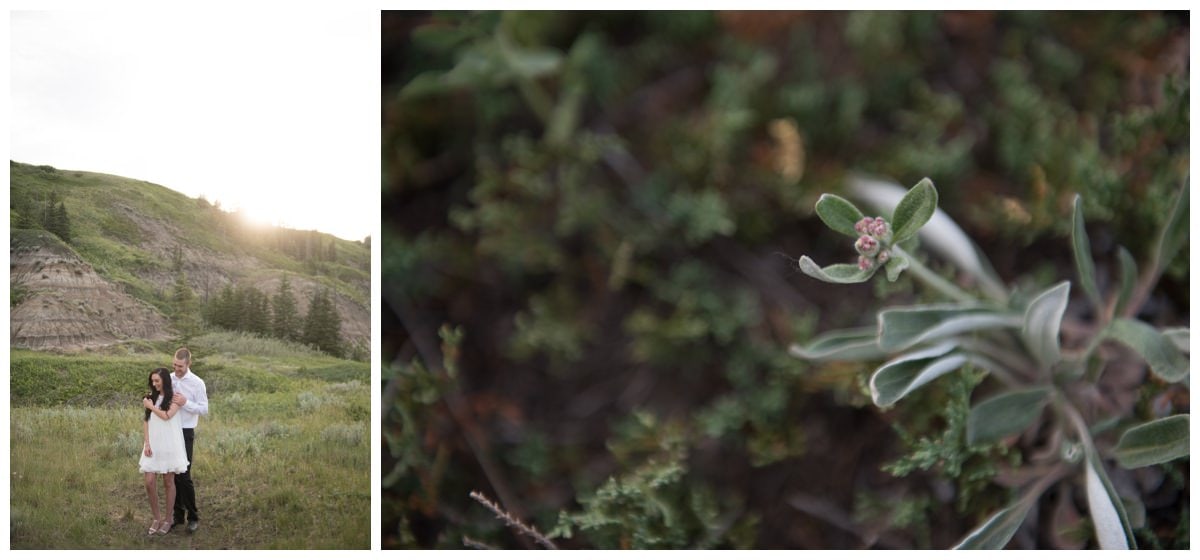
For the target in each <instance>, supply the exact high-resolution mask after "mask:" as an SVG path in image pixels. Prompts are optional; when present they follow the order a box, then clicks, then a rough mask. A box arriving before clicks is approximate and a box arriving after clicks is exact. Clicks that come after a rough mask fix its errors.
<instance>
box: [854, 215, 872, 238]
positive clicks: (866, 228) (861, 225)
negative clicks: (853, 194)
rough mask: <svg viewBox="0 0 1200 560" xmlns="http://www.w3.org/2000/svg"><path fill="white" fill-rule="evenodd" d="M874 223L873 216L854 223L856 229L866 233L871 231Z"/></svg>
mask: <svg viewBox="0 0 1200 560" xmlns="http://www.w3.org/2000/svg"><path fill="white" fill-rule="evenodd" d="M872 223H873V222H872V221H871V218H863V219H861V220H859V221H858V223H856V224H854V231H857V232H858V233H861V234H864V235H865V234H867V233H870V230H871V224H872Z"/></svg>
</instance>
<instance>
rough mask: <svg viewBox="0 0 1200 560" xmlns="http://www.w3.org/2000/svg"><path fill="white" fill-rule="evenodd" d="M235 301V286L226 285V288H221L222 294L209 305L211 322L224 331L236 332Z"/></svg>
mask: <svg viewBox="0 0 1200 560" xmlns="http://www.w3.org/2000/svg"><path fill="white" fill-rule="evenodd" d="M233 299H234V294H233V286H232V285H231V284H226V285H225V287H224V288H221V293H220V294H218V295H217V297H215V298H213V299H212V302H211V303H210V304H209V308H210V309H211V311H210V313H209V316H210V319H209V322H210V323H212V324H213V325H214V326H216V327H219V328H222V329H226V330H236V329H237V319H236V308H235V307H234V302H233Z"/></svg>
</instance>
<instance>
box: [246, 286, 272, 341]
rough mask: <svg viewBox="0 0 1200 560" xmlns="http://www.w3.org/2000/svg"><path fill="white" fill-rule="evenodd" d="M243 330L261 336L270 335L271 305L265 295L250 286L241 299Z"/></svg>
mask: <svg viewBox="0 0 1200 560" xmlns="http://www.w3.org/2000/svg"><path fill="white" fill-rule="evenodd" d="M242 305H243V317H244V319H245V322H244V323H243V326H244V328H243V330H245V331H246V332H250V333H254V334H259V335H263V336H270V335H271V307H270V303H269V300H268V299H267V295H266V294H264V293H263V292H262V290H259V289H258V288H255V287H253V286H250V287H248V288H246V294H245V296H244V297H243V299H242Z"/></svg>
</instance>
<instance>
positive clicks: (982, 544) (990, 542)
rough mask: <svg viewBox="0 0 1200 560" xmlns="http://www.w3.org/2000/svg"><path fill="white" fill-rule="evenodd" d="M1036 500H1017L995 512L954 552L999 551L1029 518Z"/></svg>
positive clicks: (956, 546) (964, 539)
mask: <svg viewBox="0 0 1200 560" xmlns="http://www.w3.org/2000/svg"><path fill="white" fill-rule="evenodd" d="M1036 503H1037V500H1025V499H1023V500H1017V501H1016V502H1015V503H1013V504H1012V505H1010V506H1008V507H1006V508H1004V509H1002V510H1000V511H998V512H996V514H995V515H993V516H991V517H990V518H988V520H987V521H985V522H984V523H983V525H980V526H979V527H978V528H976V529H975V530H974V531H971V533H970V534H969V535H967V536H966V537H964V538H963V540H962V542H960V543H958V544H957V545H955V546H954V548H955V550H1001V549H1003V548H1004V546H1005V545H1007V544H1008V541H1010V540H1012V537H1013V535H1014V534H1016V532H1017V529H1020V528H1021V524H1022V523H1024V522H1025V518H1026V517H1028V516H1029V510H1030V509H1031V508H1032V507H1033V505H1034V504H1036Z"/></svg>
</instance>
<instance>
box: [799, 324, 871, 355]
mask: <svg viewBox="0 0 1200 560" xmlns="http://www.w3.org/2000/svg"><path fill="white" fill-rule="evenodd" d="M875 337H876V329H875V327H861V328H854V329H841V330H836V331H830V332H827V333H825V334H822V335H821V336H818V337H817V338H814V339H812V340H811V341H809V343H808V345H807V346H800V345H799V344H793V345H792V346H791V348H790V349H789V353H791V355H793V356H795V357H797V358H802V359H805V360H820V361H828V360H874V359H878V358H882V357H884V356H885V355H886V354H884V352H883V351H882V350H880V349H879V344H878V343H877V342H876V338H875Z"/></svg>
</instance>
